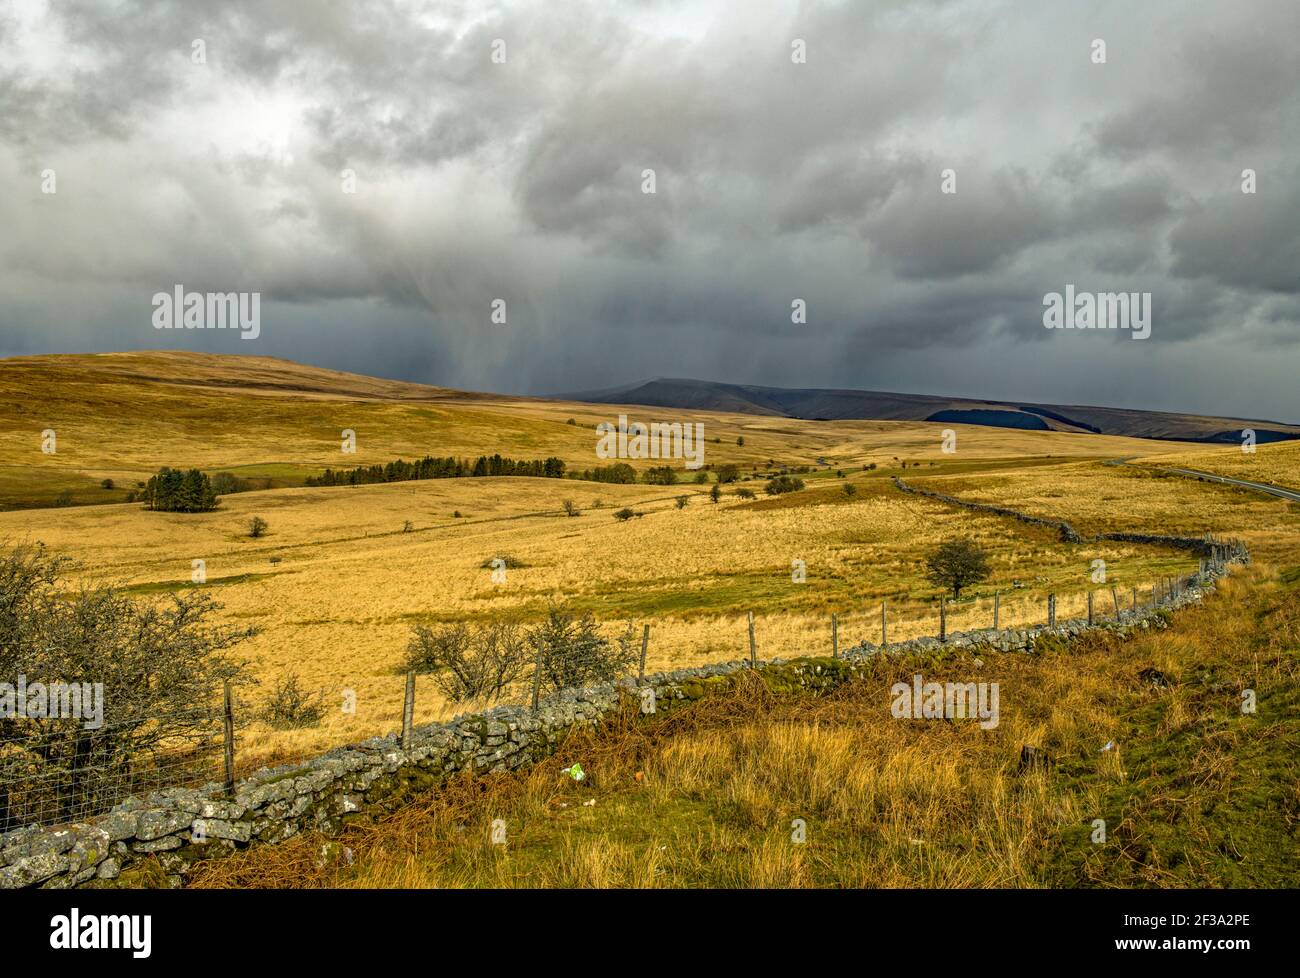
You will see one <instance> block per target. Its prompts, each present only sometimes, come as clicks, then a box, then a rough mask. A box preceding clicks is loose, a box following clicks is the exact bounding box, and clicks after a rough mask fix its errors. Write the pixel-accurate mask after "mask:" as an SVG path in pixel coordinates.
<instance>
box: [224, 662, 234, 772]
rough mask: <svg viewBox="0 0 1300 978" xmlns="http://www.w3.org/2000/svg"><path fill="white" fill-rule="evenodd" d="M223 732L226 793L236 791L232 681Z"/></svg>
mask: <svg viewBox="0 0 1300 978" xmlns="http://www.w3.org/2000/svg"><path fill="white" fill-rule="evenodd" d="M224 700H225V703H224V709H223V710H222V713H223V716H222V728H223V729H222V733H223V735H224V740H225V748H226V749H225V761H226V772H225V773H226V794H228V795H232V794H234V793H235V707H234V704H233V703H232V702H231V699H230V683H229V682H227V683H226V684H225V691H224Z"/></svg>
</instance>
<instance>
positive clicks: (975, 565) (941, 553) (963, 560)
mask: <svg viewBox="0 0 1300 978" xmlns="http://www.w3.org/2000/svg"><path fill="white" fill-rule="evenodd" d="M925 565H926V577H927V578H928V579H929V581H930V583H932V584H934V585H937V586H938V587H942V588H952V596H953V598H960V597H961V589H962V588H964V587H966V586H967V585H968V584H975V583H977V582H979V581H982V580H985V579H986V578H987V577H988V576H989V562H988V554H987V553H986V552H985V550H984V548H983V547H981V546H980V545H979V544H978V543H976V542H975V541H974V540H948V541H946V542H944V543H941V544H939V546H938V547H937V548H936V549H935V551H934V552H933V553H931V554H930V556H929V557H927V558H926V561H925Z"/></svg>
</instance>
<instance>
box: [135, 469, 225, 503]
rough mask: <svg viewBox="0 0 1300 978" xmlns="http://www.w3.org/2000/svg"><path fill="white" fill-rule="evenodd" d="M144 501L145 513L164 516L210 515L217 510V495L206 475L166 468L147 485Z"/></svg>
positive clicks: (142, 494) (198, 472)
mask: <svg viewBox="0 0 1300 978" xmlns="http://www.w3.org/2000/svg"><path fill="white" fill-rule="evenodd" d="M140 498H141V499H143V500H144V508H145V509H153V510H159V511H161V512H164V513H206V512H209V511H211V510H214V509H216V508H217V493H216V490H214V489H213V488H212V482H211V480H209V479H208V476H207V474H206V473H204V472H200V471H199V470H198V469H190V470H189V471H188V472H182V471H181V470H180V469H171V468H167V467H166V466H163V468H161V469H159V470H158V474H157V475H155V476H152V477H151V478H150V479H149V481H148V482H146V483H145V486H144V491H143V492H142V493H141V495H140Z"/></svg>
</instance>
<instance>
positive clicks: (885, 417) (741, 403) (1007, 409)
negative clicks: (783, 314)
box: [556, 378, 1300, 444]
mask: <svg viewBox="0 0 1300 978" xmlns="http://www.w3.org/2000/svg"><path fill="white" fill-rule="evenodd" d="M556 396H557V397H559V398H562V399H564V400H572V401H587V402H589V403H591V402H594V403H599V404H629V405H630V404H644V405H648V406H651V407H670V408H681V409H684V410H696V411H728V412H733V413H739V414H760V415H772V416H776V417H788V418H800V419H803V420H812V421H845V420H872V421H935V422H948V423H949V424H980V425H989V426H992V427H999V428H1022V429H1029V430H1035V429H1036V430H1040V431H1048V430H1051V431H1075V432H1085V433H1091V434H1105V435H1127V436H1130V437H1134V438H1152V439H1158V440H1176V441H1203V442H1217V443H1231V442H1240V441H1241V439H1242V431H1243V430H1244V429H1246V428H1250V429H1252V430H1253V431H1254V432H1255V437H1256V441H1258V442H1259V443H1260V444H1265V443H1267V442H1271V441H1287V440H1290V439H1300V425H1296V424H1287V423H1284V422H1280V421H1267V420H1263V419H1249V418H1225V417H1215V416H1211V415H1200V414H1175V413H1171V412H1167V411H1140V410H1136V409H1132V408H1111V407H1094V406H1087V405H1058V404H1034V403H1031V402H1025V401H999V400H988V399H976V398H964V397H942V396H938V395H933V394H896V393H889V392H884V391H863V390H851V389H821V388H786V387H759V386H753V385H748V384H723V383H716V382H714V381H708V380H690V379H682V378H658V379H655V380H649V381H645V382H642V383H637V384H630V385H627V386H625V387H614V388H608V389H606V390H598V391H585V392H579V393H572V394H560V395H556Z"/></svg>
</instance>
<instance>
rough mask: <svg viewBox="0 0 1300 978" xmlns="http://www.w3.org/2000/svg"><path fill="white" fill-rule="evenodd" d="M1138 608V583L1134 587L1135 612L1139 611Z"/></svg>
mask: <svg viewBox="0 0 1300 978" xmlns="http://www.w3.org/2000/svg"><path fill="white" fill-rule="evenodd" d="M1137 610H1138V589H1137V587H1136V585H1135V586H1134V588H1133V612H1134V614H1136V613H1137Z"/></svg>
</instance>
